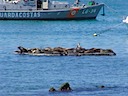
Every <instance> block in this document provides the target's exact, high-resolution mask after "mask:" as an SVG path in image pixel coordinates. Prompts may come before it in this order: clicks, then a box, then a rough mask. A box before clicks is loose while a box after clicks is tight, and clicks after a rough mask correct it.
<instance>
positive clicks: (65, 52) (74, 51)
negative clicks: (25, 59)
mask: <svg viewBox="0 0 128 96" xmlns="http://www.w3.org/2000/svg"><path fill="white" fill-rule="evenodd" d="M18 49H19V50H17V51H15V53H17V54H26V55H45V56H92V55H94V56H104V55H105V56H113V55H116V53H115V52H114V51H113V50H112V49H101V48H91V49H85V48H82V47H76V48H63V47H55V48H51V47H47V48H44V49H41V48H30V49H28V48H24V47H22V46H19V47H18Z"/></svg>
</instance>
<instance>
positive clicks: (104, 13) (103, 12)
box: [101, 5, 105, 16]
mask: <svg viewBox="0 0 128 96" xmlns="http://www.w3.org/2000/svg"><path fill="white" fill-rule="evenodd" d="M101 15H102V16H105V8H104V5H103V14H101Z"/></svg>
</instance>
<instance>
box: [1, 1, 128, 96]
mask: <svg viewBox="0 0 128 96" xmlns="http://www.w3.org/2000/svg"><path fill="white" fill-rule="evenodd" d="M97 1H100V2H104V3H105V4H106V5H107V6H108V7H105V8H106V15H105V16H104V17H103V16H101V15H100V14H101V13H102V11H101V12H100V14H99V15H98V17H97V19H96V20H80V21H75V20H72V21H18V20H17V21H2V20H1V21H0V96H127V95H128V62H127V61H128V27H127V26H126V25H125V24H120V23H121V22H122V19H123V16H126V15H128V10H127V9H128V4H127V0H123V1H122V0H97ZM117 25H118V26H117ZM108 29H111V30H108ZM104 30H105V31H104ZM94 33H97V34H98V33H101V34H100V35H99V36H96V37H94V36H93V34H94ZM79 42H80V44H81V46H82V47H85V48H92V47H95V48H104V49H106V48H110V49H113V50H114V51H115V52H116V53H117V55H116V56H98V57H97V56H80V57H79V56H78V57H77V56H67V57H66V56H62V57H58V56H55V57H47V56H25V55H16V54H14V53H13V52H14V51H15V50H17V47H18V46H23V47H26V48H34V47H38V48H45V47H58V46H61V47H68V48H71V47H76V45H77V43H79ZM64 82H69V83H70V85H71V87H72V89H73V91H72V92H67V93H66V92H64V93H63V92H55V93H49V92H48V90H49V88H50V87H55V88H56V89H58V88H59V87H60V85H61V84H62V83H64ZM101 85H104V86H105V88H103V89H100V88H98V87H97V86H101Z"/></svg>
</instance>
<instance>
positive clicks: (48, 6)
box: [0, 0, 70, 10]
mask: <svg viewBox="0 0 128 96" xmlns="http://www.w3.org/2000/svg"><path fill="white" fill-rule="evenodd" d="M65 8H70V5H69V3H68V2H59V1H50V0H2V1H0V10H55V9H56V10H57V9H65Z"/></svg>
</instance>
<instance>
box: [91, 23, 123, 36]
mask: <svg viewBox="0 0 128 96" xmlns="http://www.w3.org/2000/svg"><path fill="white" fill-rule="evenodd" d="M122 24H123V22H121V23H119V24H117V25H115V26H113V27H110V28H107V29H105V30H101V31H98V32H95V33H94V34H93V36H98V35H100V34H103V33H105V32H107V31H109V30H111V29H114V28H117V27H118V26H120V25H122Z"/></svg>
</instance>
